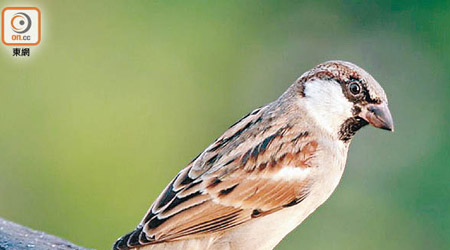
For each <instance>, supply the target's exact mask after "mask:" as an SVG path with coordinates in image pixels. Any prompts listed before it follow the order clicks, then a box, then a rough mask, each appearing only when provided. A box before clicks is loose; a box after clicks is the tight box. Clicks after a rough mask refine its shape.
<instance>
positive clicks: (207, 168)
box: [115, 107, 317, 249]
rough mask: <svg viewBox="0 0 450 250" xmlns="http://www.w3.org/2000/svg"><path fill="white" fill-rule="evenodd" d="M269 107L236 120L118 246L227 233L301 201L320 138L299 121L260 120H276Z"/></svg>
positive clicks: (172, 184)
mask: <svg viewBox="0 0 450 250" xmlns="http://www.w3.org/2000/svg"><path fill="white" fill-rule="evenodd" d="M266 108H267V107H263V108H261V109H257V110H255V111H253V112H252V113H250V114H249V115H247V116H246V117H244V118H243V119H241V120H240V121H239V122H238V123H236V124H234V125H233V126H232V127H230V129H229V130H228V131H226V132H225V133H224V135H222V136H221V137H219V138H218V139H217V140H216V141H215V142H214V143H213V144H212V145H211V146H209V147H208V148H207V149H206V150H205V151H204V152H203V153H202V154H200V155H199V156H198V157H197V158H195V159H194V160H193V161H192V162H191V163H190V164H189V165H188V166H187V167H186V168H184V169H182V170H181V171H180V173H179V174H178V175H177V176H176V177H175V178H174V179H173V180H172V181H171V182H170V183H169V185H168V186H167V187H166V188H165V189H164V191H163V192H162V193H161V194H160V196H159V197H158V198H157V199H156V201H155V202H154V203H153V205H152V206H151V208H150V210H149V212H148V214H147V215H146V216H145V217H144V218H143V220H142V221H141V223H140V225H139V226H138V228H137V229H136V230H135V231H134V232H132V233H131V234H128V235H126V236H124V237H123V238H121V239H119V240H118V243H116V246H117V247H116V246H115V249H127V248H126V247H124V246H128V247H135V246H136V244H140V245H146V244H156V243H160V242H166V241H175V240H181V239H185V238H193V237H198V236H200V235H203V234H206V233H212V232H221V231H224V230H228V229H230V228H233V227H235V226H237V225H240V224H242V223H246V222H247V221H249V220H252V219H256V218H257V217H261V216H265V215H267V214H269V213H272V212H275V211H278V210H280V209H283V208H284V207H288V206H292V205H295V204H297V203H298V202H300V201H301V200H303V199H304V198H305V197H306V196H307V195H308V192H309V178H310V177H309V175H308V173H309V172H308V168H311V167H313V166H311V163H310V159H311V158H312V157H313V155H314V153H315V151H316V148H317V142H315V141H311V140H309V139H308V132H306V131H298V129H293V128H292V127H293V125H289V124H287V125H286V124H282V123H280V124H271V125H270V126H267V125H264V124H263V125H259V126H258V123H260V122H262V121H264V120H270V119H269V118H270V117H269V118H268V117H265V119H262V116H263V115H265V114H264V112H263V111H264V109H266ZM243 138H244V139H243ZM245 138H247V140H245ZM248 138H252V139H251V140H249V139H248ZM256 138H260V139H261V140H260V141H258V140H257V139H256ZM286 169H287V170H286ZM124 242H126V243H127V244H124Z"/></svg>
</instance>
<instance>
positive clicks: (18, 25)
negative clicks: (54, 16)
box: [2, 7, 41, 46]
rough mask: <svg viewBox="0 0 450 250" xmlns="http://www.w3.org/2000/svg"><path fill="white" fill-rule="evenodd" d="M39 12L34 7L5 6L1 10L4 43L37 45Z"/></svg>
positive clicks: (39, 31)
mask: <svg viewBox="0 0 450 250" xmlns="http://www.w3.org/2000/svg"><path fill="white" fill-rule="evenodd" d="M40 41H41V12H40V11H39V9H38V8H36V7H6V8H4V9H3V11H2V42H3V44H5V45H27V46H33V45H38V44H39V42H40Z"/></svg>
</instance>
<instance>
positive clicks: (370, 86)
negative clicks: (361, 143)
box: [294, 61, 394, 141]
mask: <svg viewBox="0 0 450 250" xmlns="http://www.w3.org/2000/svg"><path fill="white" fill-rule="evenodd" d="M294 85H297V89H299V90H300V92H301V97H302V98H299V99H300V100H301V104H300V105H302V106H304V107H305V108H306V111H307V113H308V114H310V115H311V116H312V117H313V119H314V120H315V122H316V124H317V125H318V126H320V127H322V128H323V129H325V130H327V131H328V132H330V133H333V134H334V135H337V136H338V137H339V139H340V140H343V141H349V140H350V139H351V138H352V137H353V135H354V134H355V133H356V131H358V130H359V129H360V128H362V127H363V126H365V125H367V124H371V125H372V126H374V127H376V128H381V129H386V130H390V131H393V130H394V123H393V120H392V116H391V113H390V111H389V108H388V100H387V97H386V94H385V92H384V90H383V88H382V87H381V86H380V84H379V83H378V82H377V81H376V80H375V79H374V78H373V77H372V76H371V75H370V74H369V73H367V72H366V71H365V70H363V69H362V68H360V67H358V66H356V65H355V64H353V63H349V62H345V61H328V62H325V63H322V64H319V65H317V66H316V67H314V68H313V69H311V70H310V71H308V72H306V73H304V74H303V75H302V76H301V77H300V78H299V79H298V80H297V81H296V83H294ZM297 93H298V92H297Z"/></svg>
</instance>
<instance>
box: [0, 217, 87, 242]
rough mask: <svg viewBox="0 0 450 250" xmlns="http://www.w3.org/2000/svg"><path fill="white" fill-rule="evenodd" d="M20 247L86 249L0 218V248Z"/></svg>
mask: <svg viewBox="0 0 450 250" xmlns="http://www.w3.org/2000/svg"><path fill="white" fill-rule="evenodd" d="M22 249H27V250H30V249H36V250H38V249H53V250H56V249H62V250H65V249H71V250H73V249H76V250H88V249H87V248H84V247H80V246H77V245H74V244H73V243H71V242H69V241H67V240H63V239H61V238H58V237H56V236H53V235H50V234H46V233H44V232H39V231H35V230H32V229H30V228H27V227H24V226H21V225H19V224H16V223H13V222H10V221H7V220H4V219H2V218H0V250H22Z"/></svg>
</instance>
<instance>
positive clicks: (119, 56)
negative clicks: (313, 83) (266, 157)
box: [0, 0, 450, 249]
mask: <svg viewBox="0 0 450 250" xmlns="http://www.w3.org/2000/svg"><path fill="white" fill-rule="evenodd" d="M2 4H3V6H1V7H6V6H11V5H12V6H14V5H18V4H17V3H16V2H14V3H12V2H10V3H8V2H3V3H2ZM31 5H37V6H38V7H40V9H41V11H42V15H43V39H42V42H41V44H40V45H39V46H38V47H37V48H32V49H31V53H32V55H31V58H29V59H20V58H13V57H12V56H11V55H10V54H11V48H6V46H2V50H1V51H0V173H1V174H0V216H3V217H5V218H7V219H10V220H13V221H15V222H18V223H22V224H24V225H27V226H31V227H33V228H36V229H40V230H44V231H47V232H49V233H52V234H56V235H58V236H62V237H64V238H67V239H68V240H71V241H73V242H75V243H77V244H81V245H84V246H88V247H95V248H99V249H109V248H110V247H111V245H112V243H113V242H114V241H115V239H116V238H118V237H119V236H121V235H123V234H124V233H127V232H128V231H130V230H131V229H133V228H134V227H135V226H136V225H137V223H138V222H139V221H140V219H141V217H142V216H143V215H144V213H145V212H146V210H147V208H148V207H149V206H150V204H151V203H152V201H153V200H154V199H155V198H156V196H157V195H158V194H159V193H160V191H161V190H162V189H163V188H164V186H165V184H167V183H168V182H169V181H170V179H171V178H172V177H173V176H174V175H175V174H176V173H177V172H178V170H179V169H181V168H182V167H184V166H185V165H186V164H187V163H188V162H189V161H190V160H191V159H192V158H193V157H194V156H196V155H197V154H198V153H199V152H201V151H202V150H203V149H204V148H205V147H206V146H207V145H208V144H209V143H211V142H212V141H213V140H214V139H215V138H216V137H218V136H219V135H220V134H221V133H222V132H223V131H224V130H225V129H226V128H227V127H228V126H229V125H230V124H232V123H233V122H234V121H236V120H237V119H239V118H240V117H241V116H242V115H244V114H246V113H247V112H248V111H250V110H252V109H253V108H256V107H258V106H261V105H263V104H265V103H267V102H270V101H272V100H274V99H275V98H277V97H278V96H279V95H280V94H281V93H282V92H283V91H284V90H285V89H286V88H287V87H288V86H289V85H290V84H291V83H292V82H293V81H294V80H295V79H296V78H297V77H298V76H299V75H300V74H302V73H303V72H304V71H306V70H308V69H310V68H311V67H313V66H315V65H316V64H318V63H320V62H323V61H326V60H330V59H342V60H348V61H352V62H354V63H356V64H358V65H360V66H362V67H363V68H365V69H367V70H368V71H369V72H371V73H372V75H373V76H374V77H375V78H376V79H377V80H378V81H379V82H380V83H381V84H382V86H383V87H384V89H385V90H386V92H387V94H388V96H389V100H390V108H391V111H392V113H393V116H394V120H395V123H396V124H395V126H396V131H395V133H393V134H391V133H387V132H385V131H380V130H376V129H373V128H366V129H364V130H363V131H361V132H360V133H359V134H358V135H357V136H356V138H355V140H354V142H353V144H352V147H351V149H350V153H349V161H348V164H347V169H346V173H345V175H344V178H343V180H342V182H341V185H340V186H339V187H338V189H337V190H336V192H335V193H334V195H333V196H332V197H331V199H330V200H329V201H327V202H326V203H325V205H323V206H322V207H321V208H319V209H318V211H317V212H316V213H314V214H313V215H312V216H311V217H310V218H309V219H308V220H306V221H305V222H304V223H303V224H302V225H301V226H300V227H299V228H297V229H296V230H295V231H294V232H293V233H291V234H290V235H289V236H288V237H287V238H286V239H285V240H284V241H283V242H282V243H281V244H280V245H279V247H278V249H448V247H449V245H450V239H449V235H450V227H449V225H450V217H449V214H450V211H449V205H450V199H449V193H450V192H449V191H450V190H449V183H450V182H449V180H450V173H449V167H450V157H449V150H450V142H449V141H450V140H449V138H450V135H449V121H450V116H449V104H450V102H449V94H450V93H449V89H450V85H449V80H450V79H449V78H450V77H449V74H448V69H449V68H450V57H449V55H450V39H449V25H450V2H449V1H418V0H416V1H325V2H322V1H237V0H234V1H205V0H203V1H67V0H66V1H33V2H32V4H31Z"/></svg>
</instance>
